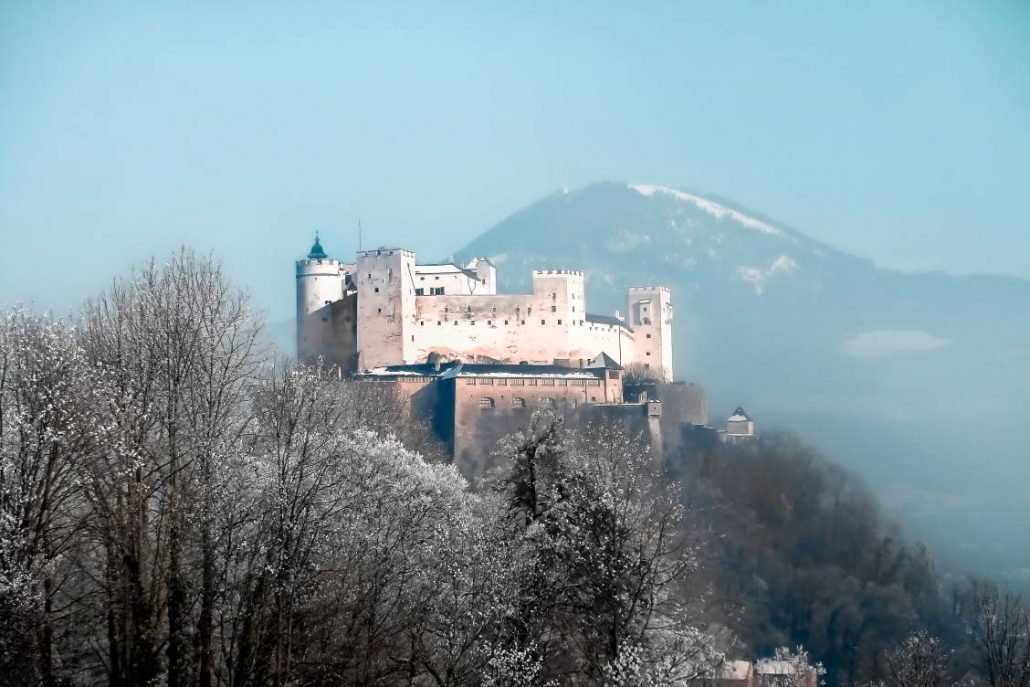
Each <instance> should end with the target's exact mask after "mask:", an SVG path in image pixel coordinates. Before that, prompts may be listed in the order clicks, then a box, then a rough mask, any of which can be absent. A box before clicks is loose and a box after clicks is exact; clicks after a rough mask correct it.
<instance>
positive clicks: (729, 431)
mask: <svg viewBox="0 0 1030 687" xmlns="http://www.w3.org/2000/svg"><path fill="white" fill-rule="evenodd" d="M719 438H720V439H721V440H722V441H723V442H724V443H727V444H745V443H748V442H751V441H757V440H758V433H757V432H756V431H755V423H754V421H753V420H752V419H751V416H749V415H748V414H747V413H746V412H744V409H743V408H741V407H740V406H737V409H736V410H734V411H733V414H732V415H730V416H729V417H728V418H726V428H725V429H720V430H719Z"/></svg>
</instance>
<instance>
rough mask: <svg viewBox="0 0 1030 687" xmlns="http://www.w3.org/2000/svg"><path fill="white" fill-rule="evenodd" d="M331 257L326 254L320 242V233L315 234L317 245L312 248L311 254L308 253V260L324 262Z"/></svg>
mask: <svg viewBox="0 0 1030 687" xmlns="http://www.w3.org/2000/svg"><path fill="white" fill-rule="evenodd" d="M328 257H329V256H328V255H326V254H325V251H324V250H323V249H322V242H321V241H319V240H318V232H317V231H316V232H315V243H314V244H312V246H311V252H310V253H308V259H310V260H324V259H325V258H328Z"/></svg>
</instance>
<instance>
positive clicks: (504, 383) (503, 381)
mask: <svg viewBox="0 0 1030 687" xmlns="http://www.w3.org/2000/svg"><path fill="white" fill-rule="evenodd" d="M497 386H508V380H507V379H498V380H497Z"/></svg>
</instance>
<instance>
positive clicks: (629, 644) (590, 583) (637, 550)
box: [499, 409, 721, 681]
mask: <svg viewBox="0 0 1030 687" xmlns="http://www.w3.org/2000/svg"><path fill="white" fill-rule="evenodd" d="M643 445H644V444H643V442H641V441H639V438H636V437H633V436H631V435H629V434H627V432H626V431H625V430H624V428H623V427H622V426H621V425H619V424H614V423H613V424H603V425H598V426H595V427H590V428H588V429H587V430H586V431H584V432H583V433H582V434H579V433H575V432H570V431H567V430H564V429H563V427H562V425H561V422H560V420H559V419H558V418H557V417H556V415H555V414H554V413H553V411H551V410H547V409H545V410H542V411H538V412H537V413H536V414H535V415H534V418H533V420H532V422H531V424H530V427H529V428H528V430H527V431H526V432H521V433H517V434H516V435H514V436H513V437H511V439H510V440H509V442H508V443H507V444H506V446H505V449H506V450H507V452H508V455H510V456H511V470H510V473H509V475H508V476H507V477H506V478H504V479H502V480H501V481H500V483H499V488H500V489H501V492H502V493H504V494H505V495H506V498H507V500H508V503H509V508H510V509H511V512H512V513H513V514H515V515H517V516H518V519H519V521H520V522H521V523H522V524H523V527H524V530H523V535H522V536H523V538H524V539H525V541H526V542H527V544H528V546H529V547H530V550H531V551H532V553H533V568H532V570H531V572H530V574H528V575H527V576H526V577H525V578H524V579H522V580H520V581H519V584H520V589H521V599H520V611H519V614H518V615H517V620H518V623H519V631H518V632H517V633H516V636H517V637H518V638H519V641H520V644H521V645H523V646H525V645H529V644H530V643H532V644H533V645H535V646H537V647H538V648H539V650H540V652H541V653H542V654H543V655H544V657H545V658H544V665H545V670H544V673H545V676H558V675H568V674H581V675H583V676H584V677H586V678H587V679H590V680H595V681H598V680H601V679H603V676H604V673H605V670H606V669H610V667H611V666H612V665H621V664H620V663H619V662H620V661H622V660H623V659H624V658H625V656H624V654H625V653H626V652H631V653H632V654H633V656H634V660H637V659H639V660H643V661H644V662H645V663H646V664H648V665H651V666H657V665H659V664H664V665H666V667H667V669H668V671H669V672H670V674H671V675H673V676H674V677H675V678H676V679H688V678H691V677H696V676H698V675H701V674H703V673H704V672H705V671H706V670H707V669H708V668H709V667H710V665H711V662H712V661H717V660H719V658H721V657H719V656H718V655H717V654H716V652H715V651H714V650H713V649H712V647H711V641H710V639H709V638H708V637H707V636H706V635H704V634H703V633H701V632H699V631H697V630H696V629H695V628H694V627H693V626H692V625H691V623H690V622H689V620H690V617H691V616H690V613H689V608H688V606H687V604H686V603H684V602H683V600H682V599H681V598H679V597H678V595H677V592H678V591H680V589H679V585H680V584H681V583H682V582H683V580H684V578H685V577H686V576H687V575H688V574H689V573H691V572H692V571H693V570H695V569H696V566H697V559H696V552H695V550H694V549H693V548H692V547H691V546H689V545H688V543H687V542H685V541H684V540H683V538H682V537H681V533H682V530H681V528H680V527H681V523H682V519H683V511H682V509H681V507H680V506H679V502H678V496H677V495H676V494H675V493H672V492H670V491H669V490H667V489H665V488H663V487H662V486H661V484H660V481H659V480H658V479H656V475H655V473H654V468H653V462H652V459H651V458H650V456H648V455H647V454H646V451H644V450H642V446H643Z"/></svg>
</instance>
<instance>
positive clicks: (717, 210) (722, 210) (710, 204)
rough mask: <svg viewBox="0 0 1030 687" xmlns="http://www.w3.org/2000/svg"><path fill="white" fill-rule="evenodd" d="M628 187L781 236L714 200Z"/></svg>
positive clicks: (645, 186)
mask: <svg viewBox="0 0 1030 687" xmlns="http://www.w3.org/2000/svg"><path fill="white" fill-rule="evenodd" d="M628 186H629V188H631V189H633V190H634V191H636V192H637V193H639V194H640V195H642V196H647V197H651V196H653V195H654V194H656V193H663V194H666V195H668V196H672V197H673V198H675V199H677V200H681V201H683V202H685V203H690V204H692V205H694V206H695V207H698V208H700V209H702V210H704V211H705V212H707V213H708V214H710V215H711V216H712V217H715V218H716V219H720V220H721V219H724V218H726V217H728V218H730V219H732V220H733V221H734V222H737V223H738V224H741V225H743V226H745V227H747V228H749V229H754V230H756V231H760V232H763V233H765V234H771V235H773V236H782V235H783V232H782V231H780V230H779V229H777V228H776V227H774V226H772V225H771V224H768V223H766V222H763V221H761V220H758V219H755V218H754V217H749V216H747V215H745V214H744V213H742V212H738V211H737V210H734V209H732V208H728V207H726V206H725V205H722V204H721V203H717V202H715V201H714V200H709V199H708V198H704V197H702V196H698V195H694V194H693V193H687V192H686V191H680V190H679V189H676V188H671V187H669V186H655V185H653V184H628Z"/></svg>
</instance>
